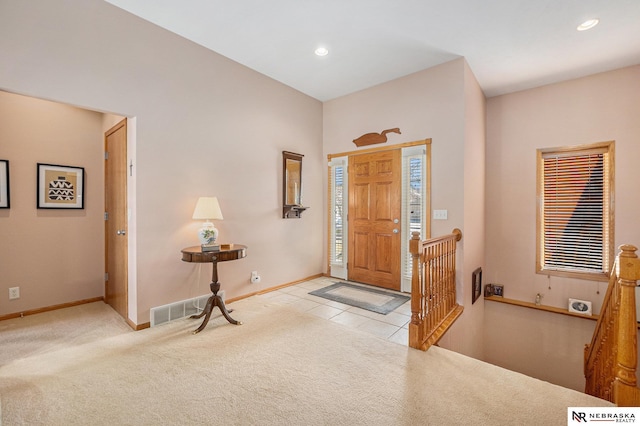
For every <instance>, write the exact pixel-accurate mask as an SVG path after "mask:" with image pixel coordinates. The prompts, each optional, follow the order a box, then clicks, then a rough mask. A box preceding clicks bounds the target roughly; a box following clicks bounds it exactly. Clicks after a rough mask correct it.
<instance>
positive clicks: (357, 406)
mask: <svg viewBox="0 0 640 426" xmlns="http://www.w3.org/2000/svg"><path fill="white" fill-rule="evenodd" d="M232 307H233V308H234V309H235V311H234V313H233V316H234V318H235V319H237V320H241V321H243V322H244V325H241V326H234V325H231V324H229V323H227V322H226V321H225V320H224V319H223V318H222V317H220V316H217V317H216V318H213V319H212V320H211V321H210V322H209V325H208V326H207V328H206V329H205V330H204V331H203V332H202V333H200V334H198V335H192V334H191V331H192V330H193V329H194V328H196V327H197V325H198V324H199V320H189V319H184V320H179V321H176V322H173V323H169V324H164V325H161V326H158V327H155V328H152V329H147V330H143V331H138V332H133V331H129V330H128V328H127V326H126V325H125V324H124V322H123V321H121V320H120V319H119V318H118V317H117V315H116V314H115V313H114V312H113V311H112V310H111V309H110V308H109V307H108V306H106V305H104V304H103V303H101V302H99V303H93V304H90V305H85V306H79V307H75V308H70V309H66V310H64V312H62V311H58V312H51V313H45V314H40V315H35V316H30V317H25V318H22V319H14V320H8V321H3V322H0V407H1V408H0V419H1V422H0V423H1V424H2V426H9V425H76V424H77V425H218V424H220V425H221V424H225V425H416V424H424V425H566V424H567V407H568V406H596V405H608V403H607V402H605V401H602V400H599V399H595V398H592V397H590V396H587V395H584V394H581V393H579V392H575V391H573V390H569V389H564V388H561V387H558V386H555V385H551V384H548V383H545V382H542V381H540V380H537V379H532V378H529V377H526V376H523V375H521V374H518V373H513V372H510V371H507V370H504V369H501V368H498V367H495V366H492V365H489V364H485V363H482V362H479V361H477V360H473V359H471V358H468V357H465V356H462V355H459V354H456V353H453V352H450V351H447V350H444V349H441V348H438V347H433V348H431V349H430V350H429V351H428V352H426V353H425V352H420V351H417V350H413V349H409V348H407V347H403V346H401V345H397V344H394V343H391V342H388V341H384V340H381V339H378V338H376V337H373V336H371V335H368V334H365V333H361V332H359V331H357V330H353V329H350V328H347V327H345V326H342V325H340V324H335V323H332V322H330V321H326V320H322V319H319V318H316V317H313V316H310V315H305V314H301V313H298V312H296V311H294V310H291V309H290V308H287V307H284V306H280V305H277V304H275V303H273V302H269V301H266V300H265V299H260V298H259V297H257V298H251V299H246V300H242V301H239V302H236V303H234V304H233V305H232Z"/></svg>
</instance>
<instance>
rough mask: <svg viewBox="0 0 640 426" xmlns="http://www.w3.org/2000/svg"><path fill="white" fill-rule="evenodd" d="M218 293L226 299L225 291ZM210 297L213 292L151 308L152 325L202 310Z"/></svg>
mask: <svg viewBox="0 0 640 426" xmlns="http://www.w3.org/2000/svg"><path fill="white" fill-rule="evenodd" d="M218 294H219V295H220V296H222V298H223V299H224V291H220V292H219V293H218ZM209 297H211V294H208V295H204V296H198V297H194V298H192V299H187V300H181V301H180V302H174V303H170V304H168V305H163V306H157V307H155V308H151V327H155V326H156V325H160V324H164V323H167V322H171V321H175V320H177V319H180V318H184V317H188V316H190V315H195V314H198V313H200V312H202V310H203V309H204V307H205V305H206V304H207V300H209Z"/></svg>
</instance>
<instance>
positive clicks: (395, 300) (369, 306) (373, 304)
mask: <svg viewBox="0 0 640 426" xmlns="http://www.w3.org/2000/svg"><path fill="white" fill-rule="evenodd" d="M309 294H312V295H314V296H318V297H323V298H325V299H328V300H333V301H334V302H340V303H344V304H346V305H351V306H355V307H357V308H362V309H366V310H368V311H372V312H377V313H379V314H383V315H386V314H388V313H389V312H391V311H393V310H394V309H396V308H397V307H398V306H400V305H402V304H404V303H406V302H407V301H408V300H410V299H411V298H410V297H409V296H404V295H402V294H395V293H389V292H387V291H384V290H377V289H374V288H368V287H361V286H357V285H353V284H347V283H343V282H337V283H335V284H332V285H330V286H327V287H324V288H321V289H319V290H314V291H311V292H309Z"/></svg>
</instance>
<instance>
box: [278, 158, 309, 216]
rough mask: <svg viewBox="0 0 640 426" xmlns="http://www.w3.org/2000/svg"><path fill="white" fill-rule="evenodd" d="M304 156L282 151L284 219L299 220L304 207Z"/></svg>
mask: <svg viewBox="0 0 640 426" xmlns="http://www.w3.org/2000/svg"><path fill="white" fill-rule="evenodd" d="M302 157H304V155H302V154H296V153H295V152H289V151H282V178H283V182H282V204H283V205H282V217H283V218H285V219H291V218H299V217H300V214H301V213H302V212H303V211H305V210H306V209H307V207H303V206H302Z"/></svg>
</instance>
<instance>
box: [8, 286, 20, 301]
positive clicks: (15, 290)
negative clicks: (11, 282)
mask: <svg viewBox="0 0 640 426" xmlns="http://www.w3.org/2000/svg"><path fill="white" fill-rule="evenodd" d="M13 299H20V287H11V288H9V300H13Z"/></svg>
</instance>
